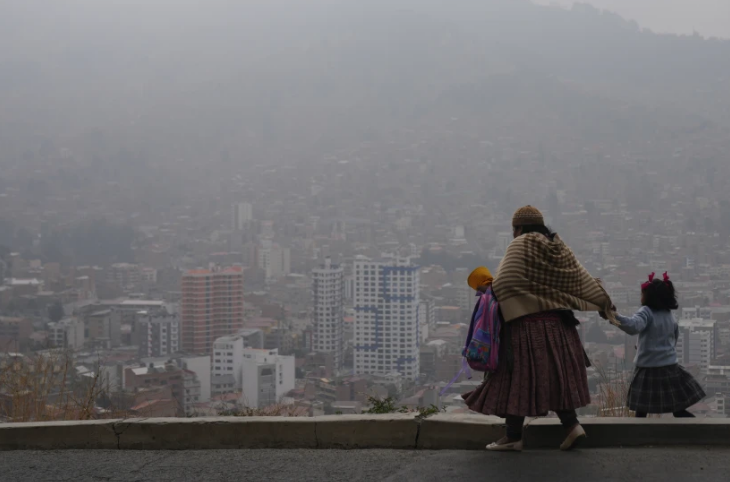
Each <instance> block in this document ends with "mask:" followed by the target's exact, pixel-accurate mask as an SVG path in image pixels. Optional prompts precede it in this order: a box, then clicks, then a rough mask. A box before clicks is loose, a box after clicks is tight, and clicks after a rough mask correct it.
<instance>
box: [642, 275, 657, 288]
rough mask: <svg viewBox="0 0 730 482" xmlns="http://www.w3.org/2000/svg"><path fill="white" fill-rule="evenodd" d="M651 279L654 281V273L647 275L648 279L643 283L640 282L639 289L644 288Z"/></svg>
mask: <svg viewBox="0 0 730 482" xmlns="http://www.w3.org/2000/svg"><path fill="white" fill-rule="evenodd" d="M652 281H654V273H652V274H650V275H649V281H644V282H643V283H641V289H642V290H645V289H646V288H647V287H648V286H649V285H650V284H651V282H652Z"/></svg>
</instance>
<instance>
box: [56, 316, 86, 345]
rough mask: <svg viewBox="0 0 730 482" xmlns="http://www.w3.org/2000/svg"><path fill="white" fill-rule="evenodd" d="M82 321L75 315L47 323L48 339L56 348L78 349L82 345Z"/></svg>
mask: <svg viewBox="0 0 730 482" xmlns="http://www.w3.org/2000/svg"><path fill="white" fill-rule="evenodd" d="M84 328H85V327H84V322H83V321H82V320H80V319H78V318H76V317H69V318H64V319H62V320H61V321H59V322H57V323H48V341H50V342H51V344H52V345H53V346H54V347H56V348H70V349H72V350H78V349H80V348H82V347H83V346H84Z"/></svg>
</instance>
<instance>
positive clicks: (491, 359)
mask: <svg viewBox="0 0 730 482" xmlns="http://www.w3.org/2000/svg"><path fill="white" fill-rule="evenodd" d="M501 328H502V317H501V315H500V313H499V303H497V298H495V296H494V292H493V291H492V288H491V286H490V287H489V288H487V290H486V291H485V292H484V293H482V294H481V295H479V301H478V302H477V305H476V306H475V307H474V313H473V314H472V317H471V323H470V324H469V334H468V335H467V336H466V344H465V345H464V351H463V352H462V355H463V356H464V358H466V362H467V363H468V364H469V366H470V367H471V368H472V370H476V371H480V372H490V373H493V372H494V371H496V370H497V366H498V365H499V333H500V329H501Z"/></svg>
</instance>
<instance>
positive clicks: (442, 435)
mask: <svg viewBox="0 0 730 482" xmlns="http://www.w3.org/2000/svg"><path fill="white" fill-rule="evenodd" d="M503 435H504V420H502V419H501V418H497V417H486V416H484V415H477V414H447V413H441V414H437V415H434V416H432V417H429V418H427V419H425V420H423V421H422V422H421V433H420V434H419V436H418V448H419V449H439V450H440V449H461V450H481V449H484V447H485V446H486V445H487V444H488V443H491V442H494V441H495V440H498V439H500V438H502V436H503Z"/></svg>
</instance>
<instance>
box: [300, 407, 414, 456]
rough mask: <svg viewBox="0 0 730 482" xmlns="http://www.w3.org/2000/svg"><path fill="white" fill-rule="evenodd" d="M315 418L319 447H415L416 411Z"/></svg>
mask: <svg viewBox="0 0 730 482" xmlns="http://www.w3.org/2000/svg"><path fill="white" fill-rule="evenodd" d="M314 420H315V421H316V430H317V446H318V447H319V448H348V449H350V448H352V449H356V448H388V449H414V448H416V440H417V439H418V429H419V426H418V420H416V414H405V413H404V414H393V415H330V416H325V417H315V418H314Z"/></svg>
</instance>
